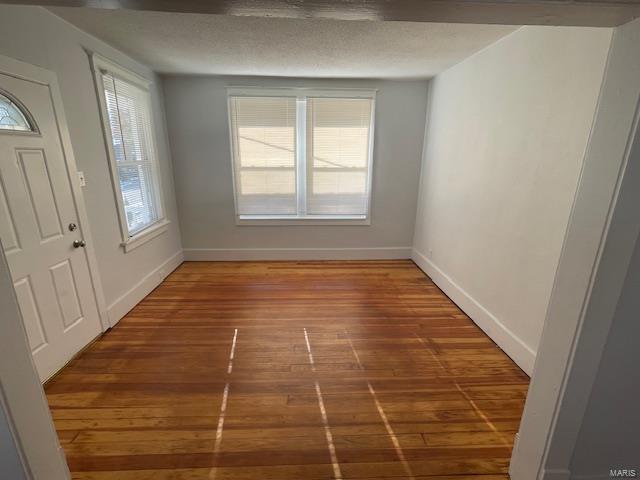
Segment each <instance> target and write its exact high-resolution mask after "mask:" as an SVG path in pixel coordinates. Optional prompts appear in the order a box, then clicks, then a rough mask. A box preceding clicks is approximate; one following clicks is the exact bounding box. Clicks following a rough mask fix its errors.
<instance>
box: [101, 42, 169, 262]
mask: <svg viewBox="0 0 640 480" xmlns="http://www.w3.org/2000/svg"><path fill="white" fill-rule="evenodd" d="M89 57H90V60H91V68H92V71H93V77H94V83H95V87H96V94H97V96H98V104H99V107H100V119H101V120H102V132H103V134H104V141H105V147H106V150H107V155H108V157H109V171H110V172H111V184H112V187H113V192H114V196H115V200H116V205H117V210H118V219H119V222H120V234H121V237H122V241H121V243H120V245H121V246H122V247H123V249H124V252H125V253H127V252H130V251H132V250H134V249H136V248H138V247H139V246H141V245H143V244H145V243H147V242H148V241H149V240H151V239H153V238H155V237H157V236H158V235H160V234H162V233H164V232H166V231H167V230H168V229H169V224H170V223H171V222H170V221H169V220H168V219H167V218H165V213H164V212H165V206H164V195H163V192H162V178H161V177H160V166H159V164H158V158H157V152H158V143H157V139H156V132H155V125H154V123H153V122H154V119H153V111H151V119H150V121H151V127H152V128H151V148H152V150H153V151H152V158H153V163H154V168H153V169H152V174H153V176H154V178H153V181H154V183H155V185H156V187H157V188H156V189H155V190H156V197H157V198H156V201H157V202H158V205H157V208H158V219H157V220H156V221H155V222H153V223H151V224H149V225H147V226H146V227H145V228H144V229H142V230H140V231H139V232H136V233H135V234H134V235H129V226H128V225H127V217H126V215H125V211H124V203H123V200H122V191H121V190H120V178H119V176H118V167H117V161H116V156H115V152H114V150H113V141H112V138H111V128H110V127H109V117H108V115H109V114H108V111H107V105H106V101H105V98H104V89H103V87H102V75H103V73H106V72H109V73H110V74H112V75H114V76H117V77H120V78H122V79H123V80H126V81H127V82H130V83H133V84H135V85H137V86H139V87H140V88H142V89H143V90H145V91H146V92H147V96H148V100H149V107H150V109H152V102H151V93H150V91H149V90H150V87H151V85H152V82H151V81H150V80H147V79H146V78H144V77H142V76H140V75H138V74H136V73H133V72H131V71H129V70H126V69H125V68H123V67H121V66H120V65H118V64H117V63H114V62H112V61H111V60H108V59H106V58H104V57H102V56H100V55H98V54H96V53H92V52H89Z"/></svg>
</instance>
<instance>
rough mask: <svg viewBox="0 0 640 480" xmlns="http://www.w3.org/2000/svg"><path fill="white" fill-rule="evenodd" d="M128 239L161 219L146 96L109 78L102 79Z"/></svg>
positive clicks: (128, 85) (147, 98) (107, 76)
mask: <svg viewBox="0 0 640 480" xmlns="http://www.w3.org/2000/svg"><path fill="white" fill-rule="evenodd" d="M102 82H103V86H104V95H105V104H106V109H107V117H108V120H109V129H110V130H111V140H112V146H113V152H114V155H115V161H116V165H117V174H118V180H119V183H120V191H121V193H122V203H123V206H124V215H125V219H126V222H127V227H128V231H129V236H132V235H134V234H136V233H138V232H140V231H141V230H143V229H144V228H146V227H147V226H149V225H151V224H152V223H154V222H156V221H157V220H158V219H159V218H160V216H161V212H160V207H159V200H158V199H159V196H158V190H157V185H156V183H155V182H156V178H157V175H156V172H155V168H156V167H155V158H154V150H153V148H152V145H153V144H152V135H151V108H150V105H149V95H148V92H147V91H146V90H144V89H142V88H140V87H139V86H137V85H134V84H132V83H129V82H126V81H124V80H122V79H120V78H118V77H115V76H113V75H111V74H104V75H103V77H102Z"/></svg>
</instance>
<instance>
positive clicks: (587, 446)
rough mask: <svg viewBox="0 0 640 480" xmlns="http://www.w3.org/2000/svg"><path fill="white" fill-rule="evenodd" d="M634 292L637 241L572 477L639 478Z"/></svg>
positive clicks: (639, 270)
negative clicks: (613, 472) (628, 473)
mask: <svg viewBox="0 0 640 480" xmlns="http://www.w3.org/2000/svg"><path fill="white" fill-rule="evenodd" d="M636 160H638V159H636ZM638 292H640V242H639V243H637V244H636V248H635V251H634V255H633V258H632V260H631V263H630V265H629V273H628V275H627V279H626V281H625V283H624V287H623V290H622V295H621V296H620V301H619V302H618V306H617V309H616V314H615V317H614V320H613V324H612V326H611V330H610V331H609V338H608V339H607V343H606V345H605V350H604V353H603V355H602V360H601V362H600V367H599V369H598V375H597V377H596V381H595V385H594V388H593V390H592V392H591V398H590V399H589V404H588V406H587V410H586V412H585V415H584V418H583V421H582V428H581V430H580V433H579V435H578V440H577V442H576V447H575V450H574V454H573V460H572V462H571V468H570V471H571V478H576V479H578V478H590V479H591V478H594V479H595V478H608V477H609V469H635V470H636V475H640V463H639V459H640V437H639V436H638V431H640V409H639V408H638V398H640V382H638V380H637V379H638V338H640V322H638V312H640V296H639V295H638ZM594 453H597V454H595V455H594Z"/></svg>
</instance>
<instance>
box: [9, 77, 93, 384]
mask: <svg viewBox="0 0 640 480" xmlns="http://www.w3.org/2000/svg"><path fill="white" fill-rule="evenodd" d="M18 108H19V110H21V111H22V112H23V115H24V118H20V112H18V111H17V109H18ZM25 120H26V122H27V123H29V124H31V127H32V128H31V130H32V131H27V130H24V129H25V127H24V123H25ZM16 122H17V124H18V126H17V127H16ZM57 122H58V119H57V118H56V114H55V110H54V108H53V103H52V97H51V92H50V90H49V87H48V86H47V85H43V84H39V83H36V82H32V81H28V80H23V79H20V78H16V77H13V76H9V75H5V74H3V73H0V238H1V239H2V245H3V248H4V252H5V254H6V256H7V260H8V262H9V268H10V270H11V275H12V278H13V282H14V286H15V291H16V296H17V299H18V304H19V305H20V310H21V312H22V317H23V319H24V326H25V330H26V332H27V337H28V339H29V344H30V346H31V352H32V354H33V358H34V361H35V365H36V368H37V370H38V374H39V375H40V379H41V380H46V379H47V378H49V377H50V376H51V375H53V374H54V373H55V372H56V371H58V370H59V369H60V368H62V367H63V366H64V365H65V364H66V363H67V362H68V361H69V360H70V359H71V358H72V357H73V355H75V354H76V353H77V352H78V351H80V350H81V349H82V348H83V347H84V346H85V345H87V344H88V343H89V342H90V341H91V340H93V339H94V338H95V337H96V336H98V335H99V334H100V332H101V325H100V319H99V316H98V309H97V306H96V300H95V296H94V294H93V288H92V283H91V276H90V272H89V266H88V259H87V254H86V251H85V249H84V248H83V246H82V241H83V236H82V226H81V225H80V222H79V219H78V213H77V210H76V205H75V200H74V196H73V194H72V191H71V184H70V181H71V178H72V177H71V175H70V173H71V174H73V175H75V172H69V171H68V168H67V163H66V161H65V155H64V151H63V148H62V143H61V137H60V129H59V127H60V125H59V124H58V123H57ZM16 128H17V129H16ZM20 128H22V130H20ZM74 181H75V178H74ZM74 242H76V243H75V247H74Z"/></svg>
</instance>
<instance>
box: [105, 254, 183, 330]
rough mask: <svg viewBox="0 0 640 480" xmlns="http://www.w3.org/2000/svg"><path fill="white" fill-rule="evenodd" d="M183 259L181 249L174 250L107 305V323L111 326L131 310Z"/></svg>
mask: <svg viewBox="0 0 640 480" xmlns="http://www.w3.org/2000/svg"><path fill="white" fill-rule="evenodd" d="M183 261H184V255H183V253H182V251H179V252H176V253H175V254H173V255H172V256H171V257H169V258H168V259H167V260H165V261H164V262H163V263H162V264H161V265H160V266H159V267H157V268H155V269H154V270H152V271H151V272H149V273H148V274H147V275H145V277H144V278H143V279H142V280H140V281H139V282H138V283H136V284H135V285H134V286H133V287H132V288H131V289H129V291H127V292H126V293H125V294H124V295H122V296H121V297H119V298H118V299H117V300H116V301H115V302H113V303H112V304H111V305H109V306H108V307H107V317H108V319H109V324H110V325H111V326H112V327H113V326H115V324H116V323H118V322H119V321H120V319H121V318H122V317H124V316H125V315H126V314H127V313H129V312H130V311H131V309H132V308H133V307H135V306H136V305H137V304H138V303H140V301H141V300H142V299H143V298H144V297H146V296H147V295H149V293H151V291H152V290H153V289H154V288H156V287H157V286H158V285H160V283H162V281H163V280H164V279H165V278H166V277H167V276H168V275H169V274H170V273H171V272H173V271H174V270H175V269H176V268H178V267H179V266H180V264H181V263H182V262H183Z"/></svg>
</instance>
